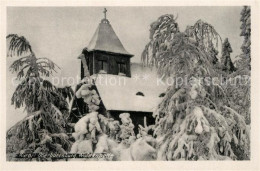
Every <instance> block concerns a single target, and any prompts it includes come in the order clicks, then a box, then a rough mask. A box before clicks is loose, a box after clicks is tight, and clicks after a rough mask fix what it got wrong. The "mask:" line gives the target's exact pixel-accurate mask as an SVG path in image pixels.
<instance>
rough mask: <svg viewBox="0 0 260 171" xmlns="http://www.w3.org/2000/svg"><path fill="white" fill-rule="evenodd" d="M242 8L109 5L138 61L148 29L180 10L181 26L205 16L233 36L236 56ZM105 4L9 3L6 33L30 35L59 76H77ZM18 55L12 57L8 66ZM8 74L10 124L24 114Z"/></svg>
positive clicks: (121, 35)
mask: <svg viewBox="0 0 260 171" xmlns="http://www.w3.org/2000/svg"><path fill="white" fill-rule="evenodd" d="M241 9H242V7H107V10H108V12H107V18H108V20H109V21H110V23H111V25H112V27H113V29H114V30H115V32H116V34H117V35H118V37H119V39H120V40H121V42H122V43H123V45H124V47H125V49H126V50H127V51H128V52H130V53H131V54H134V55H135V57H133V58H132V61H133V62H140V55H141V53H142V51H143V49H144V47H145V45H146V43H148V41H149V27H150V24H151V23H152V22H153V21H155V20H156V19H157V18H158V17H159V16H161V15H163V14H174V15H177V14H178V19H177V22H178V24H179V27H180V30H181V31H184V30H185V28H186V26H187V25H193V24H194V23H195V22H196V21H197V20H199V19H202V20H204V21H207V22H208V23H210V24H211V25H213V26H214V27H215V29H216V30H217V32H218V33H219V34H220V36H221V37H222V39H224V38H226V37H228V38H229V42H230V44H231V46H232V48H233V53H232V54H231V56H232V59H233V58H234V57H235V56H236V55H239V54H240V53H241V50H240V46H241V45H242V42H243V38H242V37H240V36H239V35H240V25H241V23H240V12H241ZM103 16H104V14H103V8H101V7H57V8H56V7H26V8H25V7H8V8H7V34H10V33H14V34H18V35H22V36H25V37H26V38H27V40H28V41H29V42H30V43H31V45H32V48H33V50H34V52H35V53H36V55H37V56H38V57H48V58H50V59H51V60H53V61H54V62H55V63H56V64H58V65H59V66H60V67H61V69H62V70H61V71H60V72H59V73H58V74H57V76H59V77H61V76H63V77H64V76H66V77H68V76H70V77H75V76H76V75H77V73H78V71H79V70H78V69H79V65H78V59H77V57H78V55H79V54H80V53H81V51H82V49H83V48H84V47H86V46H87V45H88V43H89V41H90V39H91V38H92V36H93V34H94V32H95V30H96V28H97V26H98V24H99V23H100V20H101V19H102V18H103ZM13 60H14V59H13V58H8V59H7V65H8V66H7V67H9V66H10V64H11V63H12V61H13ZM13 77H14V75H13V74H10V73H9V72H7V88H8V90H7V128H9V127H10V126H12V125H13V124H14V123H16V122H17V121H19V120H20V119H22V118H23V117H24V116H25V113H22V110H14V107H13V106H11V105H10V99H11V95H12V93H13V92H14V89H15V86H13V85H12V83H11V79H12V78H13Z"/></svg>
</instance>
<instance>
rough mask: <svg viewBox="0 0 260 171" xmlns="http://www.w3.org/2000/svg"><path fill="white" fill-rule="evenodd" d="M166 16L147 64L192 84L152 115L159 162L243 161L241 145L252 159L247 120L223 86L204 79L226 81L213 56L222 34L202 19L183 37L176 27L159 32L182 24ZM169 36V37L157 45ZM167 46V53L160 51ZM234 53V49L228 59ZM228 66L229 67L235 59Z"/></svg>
mask: <svg viewBox="0 0 260 171" xmlns="http://www.w3.org/2000/svg"><path fill="white" fill-rule="evenodd" d="M164 18H165V15H164V16H162V17H159V18H158V20H157V21H156V22H154V23H155V24H154V23H153V24H152V25H151V29H150V30H151V31H150V34H151V35H150V42H149V43H148V44H147V46H146V47H145V49H144V52H143V56H142V57H143V58H142V61H143V62H144V64H146V65H149V66H156V67H157V69H158V73H159V75H160V76H163V77H164V78H165V79H167V78H169V77H172V78H174V79H176V81H177V79H178V80H179V78H180V77H181V78H184V79H186V78H188V80H191V81H192V82H190V84H189V83H188V84H185V83H184V82H182V83H181V82H177V83H175V84H173V85H171V86H169V88H168V89H167V91H166V94H165V96H164V97H163V100H162V102H161V103H160V104H159V106H158V108H157V110H156V111H155V112H154V113H153V116H154V117H155V126H154V136H155V137H156V139H157V141H158V147H157V151H158V153H157V160H183V159H184V160H201V159H202V160H216V159H217V160H225V159H240V157H239V156H240V154H238V153H237V152H236V151H235V149H236V147H237V146H239V147H241V148H243V149H245V152H243V154H246V155H245V158H247V159H248V157H249V156H248V155H247V154H248V153H247V152H246V150H247V149H248V148H247V146H248V145H249V144H250V142H249V129H248V128H247V126H246V123H245V120H244V118H243V117H242V116H241V115H240V114H238V113H237V111H235V110H234V109H235V108H233V106H232V103H231V102H230V100H229V97H227V93H226V91H225V89H224V87H222V84H221V83H220V82H214V84H208V83H207V81H206V80H204V79H201V78H206V77H207V78H218V77H219V78H220V77H221V76H220V75H221V74H222V72H219V71H218V70H217V69H216V67H215V65H214V63H215V61H216V59H215V60H214V58H212V54H213V53H212V49H213V48H212V47H214V48H215V49H216V48H217V47H218V46H217V42H218V41H217V39H218V38H220V36H219V34H218V33H217V32H216V30H215V29H214V27H213V26H212V25H210V24H208V23H206V22H203V21H202V20H198V21H197V22H196V23H195V24H194V25H193V26H190V27H187V29H186V31H185V32H184V33H183V32H179V31H178V32H174V29H173V28H172V29H173V32H171V31H170V30H168V31H167V32H164V33H165V35H163V34H158V33H160V32H161V30H162V29H161V28H164V26H165V25H177V23H176V21H175V20H167V21H165V20H163V19H164ZM175 23H176V24H175ZM154 25H156V27H153V26H154ZM175 30H176V29H175ZM165 37H169V39H167V41H158V40H165V39H164V38H165ZM165 44H167V48H165V49H164V50H161V51H160V48H157V47H163V46H165ZM229 47H230V44H229ZM230 49H231V47H230ZM150 52H152V53H150ZM214 53H215V54H216V52H214ZM153 54H158V55H153ZM229 54H230V50H229V52H228V53H227V56H229ZM213 56H214V55H213ZM229 57H230V56H229ZM213 61H214V62H213ZM226 63H229V66H230V64H231V60H230V61H229V62H226ZM224 74H225V73H224ZM219 80H220V79H219Z"/></svg>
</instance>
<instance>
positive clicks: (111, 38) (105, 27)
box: [87, 18, 133, 56]
mask: <svg viewBox="0 0 260 171" xmlns="http://www.w3.org/2000/svg"><path fill="white" fill-rule="evenodd" d="M87 48H88V50H89V51H92V50H101V51H106V52H112V53H119V54H124V55H129V56H133V55H132V54H130V53H129V52H127V51H126V50H125V48H124V46H123V44H122V43H121V41H120V40H119V38H118V37H117V35H116V33H115V31H114V30H113V28H112V26H111V24H110V23H109V21H108V20H107V19H106V18H104V19H102V20H101V23H100V24H99V26H98V28H97V30H96V32H95V34H94V36H93V37H92V39H91V41H90V43H89V45H88V47H87Z"/></svg>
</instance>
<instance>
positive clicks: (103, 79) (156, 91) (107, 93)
mask: <svg viewBox="0 0 260 171" xmlns="http://www.w3.org/2000/svg"><path fill="white" fill-rule="evenodd" d="M92 78H94V80H95V84H96V87H97V90H98V92H99V95H100V97H101V99H102V101H103V104H104V106H105V108H106V109H107V110H119V111H138V112H153V111H154V110H155V109H156V107H157V105H158V104H159V103H160V102H161V100H162V98H160V97H159V95H160V94H161V93H163V92H165V91H166V88H167V87H166V86H164V85H160V84H158V85H157V81H156V79H154V78H148V79H143V78H141V77H140V78H137V77H133V78H130V77H125V76H118V75H109V74H98V75H93V76H92ZM138 92H141V93H138ZM137 93H138V94H143V95H144V96H142V95H137Z"/></svg>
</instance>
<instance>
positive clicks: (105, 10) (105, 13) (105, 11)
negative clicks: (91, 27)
mask: <svg viewBox="0 0 260 171" xmlns="http://www.w3.org/2000/svg"><path fill="white" fill-rule="evenodd" d="M103 13H104V15H105V19H107V9H106V8H104V11H103Z"/></svg>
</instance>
